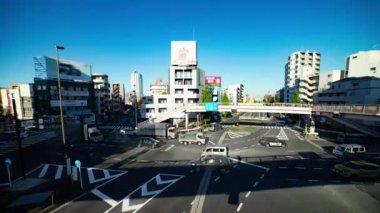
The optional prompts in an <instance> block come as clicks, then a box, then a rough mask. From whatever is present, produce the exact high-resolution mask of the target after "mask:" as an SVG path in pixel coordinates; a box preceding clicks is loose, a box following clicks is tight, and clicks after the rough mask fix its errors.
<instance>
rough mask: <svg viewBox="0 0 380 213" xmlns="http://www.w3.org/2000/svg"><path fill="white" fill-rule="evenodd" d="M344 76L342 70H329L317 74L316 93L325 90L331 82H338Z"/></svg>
mask: <svg viewBox="0 0 380 213" xmlns="http://www.w3.org/2000/svg"><path fill="white" fill-rule="evenodd" d="M344 76H345V71H344V70H330V71H325V72H320V73H319V83H318V91H323V90H327V89H329V88H330V85H331V84H332V82H335V81H339V80H341V79H343V78H344Z"/></svg>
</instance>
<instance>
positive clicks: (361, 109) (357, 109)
mask: <svg viewBox="0 0 380 213" xmlns="http://www.w3.org/2000/svg"><path fill="white" fill-rule="evenodd" d="M313 111H314V112H339V113H340V112H342V113H352V114H371V115H380V105H357V104H352V105H319V104H318V105H313Z"/></svg>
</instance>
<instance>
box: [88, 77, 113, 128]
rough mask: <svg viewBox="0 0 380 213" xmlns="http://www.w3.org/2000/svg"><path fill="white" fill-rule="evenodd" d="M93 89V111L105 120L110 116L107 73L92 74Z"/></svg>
mask: <svg viewBox="0 0 380 213" xmlns="http://www.w3.org/2000/svg"><path fill="white" fill-rule="evenodd" d="M92 81H93V83H94V89H95V112H96V116H97V117H98V118H99V119H100V120H102V121H107V120H108V119H109V116H110V83H109V81H108V75H106V74H99V73H95V74H93V75H92Z"/></svg>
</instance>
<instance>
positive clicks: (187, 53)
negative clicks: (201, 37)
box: [141, 41, 205, 118]
mask: <svg viewBox="0 0 380 213" xmlns="http://www.w3.org/2000/svg"><path fill="white" fill-rule="evenodd" d="M196 45H197V44H196V41H172V43H171V66H170V68H169V94H157V95H153V98H149V99H146V100H149V102H148V103H144V104H143V108H142V110H141V113H142V117H144V118H154V117H157V116H159V115H160V114H161V113H165V112H170V111H172V110H174V109H176V108H178V107H181V106H185V105H188V104H193V103H198V102H199V98H200V94H201V92H202V89H203V87H204V77H205V76H204V71H203V70H201V69H199V68H198V64H197V46H196Z"/></svg>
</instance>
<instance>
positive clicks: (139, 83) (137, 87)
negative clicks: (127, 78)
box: [131, 71, 144, 101]
mask: <svg viewBox="0 0 380 213" xmlns="http://www.w3.org/2000/svg"><path fill="white" fill-rule="evenodd" d="M133 91H135V92H136V98H137V101H140V100H141V99H142V98H143V95H144V94H143V93H144V90H143V77H142V75H141V74H140V73H138V72H137V71H134V72H132V74H131V92H133Z"/></svg>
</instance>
